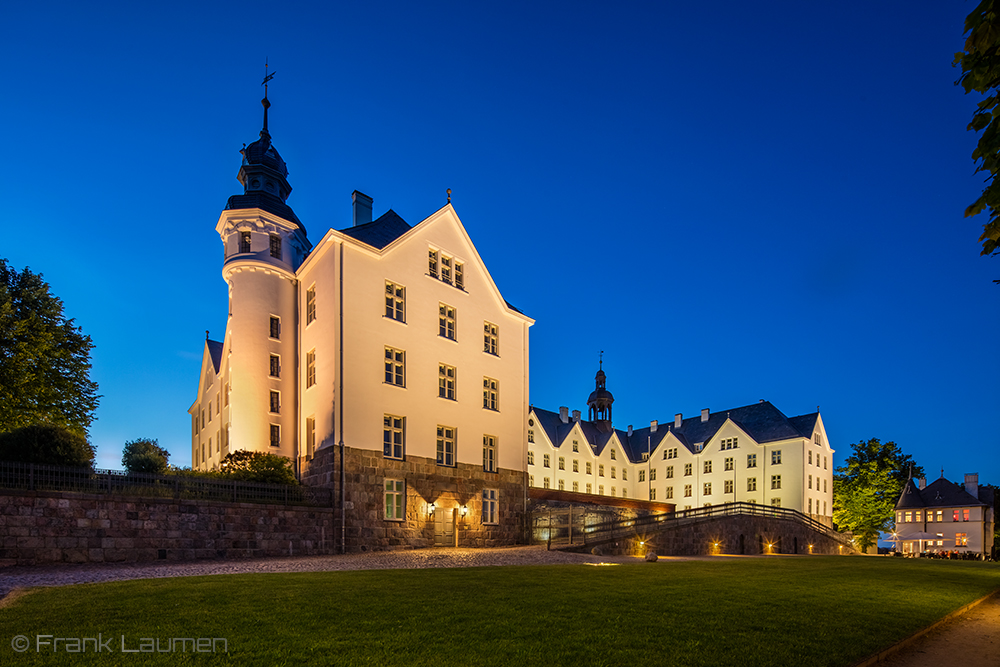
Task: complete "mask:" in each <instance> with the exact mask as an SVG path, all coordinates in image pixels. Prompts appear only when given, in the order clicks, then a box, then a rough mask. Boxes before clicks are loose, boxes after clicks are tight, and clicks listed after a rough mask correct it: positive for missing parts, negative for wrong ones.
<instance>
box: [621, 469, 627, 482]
mask: <svg viewBox="0 0 1000 667" xmlns="http://www.w3.org/2000/svg"><path fill="white" fill-rule="evenodd" d="M622 481H623V482H627V481H628V468H622Z"/></svg>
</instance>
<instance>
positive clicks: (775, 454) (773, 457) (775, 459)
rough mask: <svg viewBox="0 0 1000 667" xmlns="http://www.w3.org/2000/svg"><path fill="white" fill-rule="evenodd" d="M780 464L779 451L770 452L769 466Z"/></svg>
mask: <svg viewBox="0 0 1000 667" xmlns="http://www.w3.org/2000/svg"><path fill="white" fill-rule="evenodd" d="M779 463H781V450H780V449H775V450H772V451H771V465H777V464H779Z"/></svg>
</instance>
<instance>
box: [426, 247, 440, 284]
mask: <svg viewBox="0 0 1000 667" xmlns="http://www.w3.org/2000/svg"><path fill="white" fill-rule="evenodd" d="M427 273H429V274H430V275H432V276H433V277H435V278H437V277H438V253H437V250H428V251H427Z"/></svg>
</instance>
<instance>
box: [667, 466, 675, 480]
mask: <svg viewBox="0 0 1000 667" xmlns="http://www.w3.org/2000/svg"><path fill="white" fill-rule="evenodd" d="M673 478H674V467H673V466H667V479H673Z"/></svg>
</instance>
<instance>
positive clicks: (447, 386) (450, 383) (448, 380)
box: [438, 364, 458, 400]
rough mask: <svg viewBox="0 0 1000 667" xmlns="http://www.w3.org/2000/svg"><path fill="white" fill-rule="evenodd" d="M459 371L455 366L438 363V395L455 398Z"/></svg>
mask: <svg viewBox="0 0 1000 667" xmlns="http://www.w3.org/2000/svg"><path fill="white" fill-rule="evenodd" d="M457 372H458V371H456V370H455V367H454V366H448V365H446V364H438V396H440V397H441V398H450V399H452V400H455V377H456V374H457Z"/></svg>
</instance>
